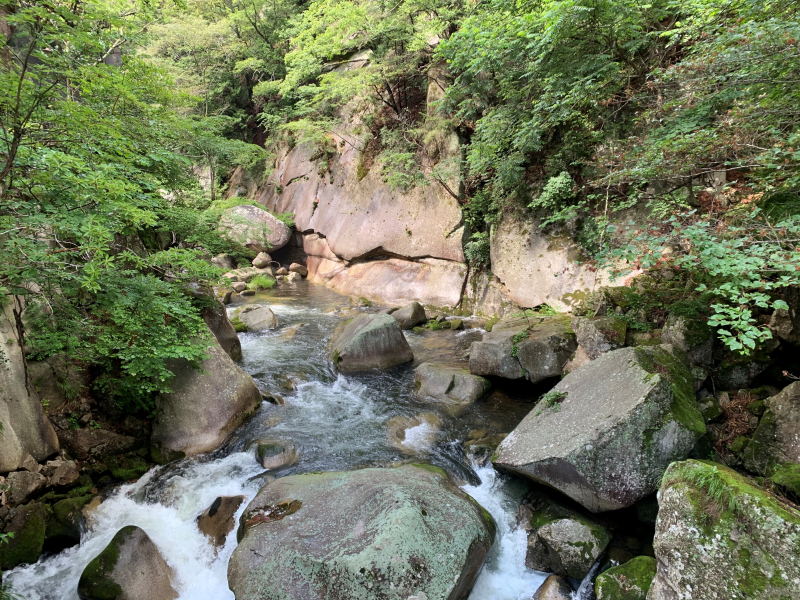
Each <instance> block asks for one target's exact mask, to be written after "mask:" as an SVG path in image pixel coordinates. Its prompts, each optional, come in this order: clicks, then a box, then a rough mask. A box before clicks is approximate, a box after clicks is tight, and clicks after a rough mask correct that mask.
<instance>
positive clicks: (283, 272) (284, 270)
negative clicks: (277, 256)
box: [275, 267, 289, 276]
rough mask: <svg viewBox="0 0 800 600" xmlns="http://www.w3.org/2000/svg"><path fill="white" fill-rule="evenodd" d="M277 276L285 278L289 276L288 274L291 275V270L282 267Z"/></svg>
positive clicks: (276, 272)
mask: <svg viewBox="0 0 800 600" xmlns="http://www.w3.org/2000/svg"><path fill="white" fill-rule="evenodd" d="M275 274H276V275H283V276H286V275H288V274H289V269H287V268H286V267H281V268H280V269H278V270H277V271H275Z"/></svg>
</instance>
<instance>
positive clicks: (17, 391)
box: [0, 296, 58, 473]
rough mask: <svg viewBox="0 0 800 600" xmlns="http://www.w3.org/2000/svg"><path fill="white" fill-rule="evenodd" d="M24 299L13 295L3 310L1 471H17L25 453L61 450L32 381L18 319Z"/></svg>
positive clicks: (37, 454)
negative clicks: (21, 341)
mask: <svg viewBox="0 0 800 600" xmlns="http://www.w3.org/2000/svg"><path fill="white" fill-rule="evenodd" d="M22 308H23V305H22V300H21V299H20V298H18V297H16V296H14V297H13V298H12V299H11V301H10V302H9V303H8V304H6V306H5V307H4V308H3V310H2V312H0V473H7V472H8V471H14V470H15V469H17V468H18V467H19V466H20V463H21V461H22V459H23V458H24V457H25V455H26V454H30V455H31V456H33V458H35V459H36V460H44V459H45V458H47V457H49V456H51V455H53V454H55V453H56V452H57V451H58V438H57V437H56V432H55V430H54V429H53V426H52V425H51V424H50V421H49V419H48V418H47V417H46V416H45V414H44V411H43V409H42V404H41V402H40V401H39V396H38V395H37V394H36V391H35V390H34V388H33V385H31V382H30V381H29V379H30V378H29V376H28V371H27V368H26V364H25V357H24V354H23V349H22V346H21V344H20V335H19V328H18V327H17V318H18V317H19V315H21V314H22Z"/></svg>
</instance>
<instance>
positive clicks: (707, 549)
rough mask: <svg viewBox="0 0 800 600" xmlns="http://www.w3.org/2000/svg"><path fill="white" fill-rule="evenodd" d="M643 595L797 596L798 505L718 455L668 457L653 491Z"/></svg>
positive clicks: (680, 599) (764, 599)
mask: <svg viewBox="0 0 800 600" xmlns="http://www.w3.org/2000/svg"><path fill="white" fill-rule="evenodd" d="M658 503H659V512H658V520H657V522H656V535H655V540H654V542H653V546H654V549H655V555H656V559H657V561H658V567H657V571H656V576H655V579H654V580H653V584H652V587H651V588H650V592H649V593H648V596H647V598H648V600H695V599H697V598H702V599H703V600H730V599H731V598H758V599H759V600H789V599H792V598H798V597H800V511H797V510H796V509H795V508H794V507H792V506H790V505H788V504H783V503H782V502H780V501H779V500H778V499H776V498H775V497H774V496H771V495H770V494H768V493H766V492H765V491H764V490H762V489H760V488H758V487H757V486H755V485H753V484H752V483H751V482H750V481H749V480H748V479H747V478H745V477H744V476H742V475H740V474H738V473H736V472H735V471H733V470H731V469H729V468H727V467H725V466H723V465H720V464H716V463H711V462H705V461H695V460H689V461H685V462H679V463H674V464H672V465H671V466H670V468H669V469H668V470H667V472H666V473H665V475H664V480H663V482H662V485H661V489H660V490H659V493H658Z"/></svg>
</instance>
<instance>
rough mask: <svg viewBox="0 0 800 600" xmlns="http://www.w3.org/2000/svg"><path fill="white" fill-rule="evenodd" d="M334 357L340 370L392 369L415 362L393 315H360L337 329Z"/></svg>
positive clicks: (332, 354) (332, 346) (333, 344)
mask: <svg viewBox="0 0 800 600" xmlns="http://www.w3.org/2000/svg"><path fill="white" fill-rule="evenodd" d="M331 350H332V351H331V358H332V360H333V364H334V365H336V368H337V369H339V370H340V371H343V372H344V371H363V370H365V369H391V368H392V367H396V366H398V365H402V364H403V363H407V362H410V361H412V360H414V353H413V352H412V351H411V347H410V346H409V345H408V342H407V341H406V338H405V337H404V336H403V332H402V331H400V327H399V326H398V325H397V321H395V320H394V318H393V317H392V316H391V315H370V314H360V315H357V316H356V317H355V318H353V319H352V320H350V321H349V322H347V323H345V324H344V326H342V327H340V328H339V329H337V331H336V333H335V334H334V337H333V340H332V341H331Z"/></svg>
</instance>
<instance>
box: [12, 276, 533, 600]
mask: <svg viewBox="0 0 800 600" xmlns="http://www.w3.org/2000/svg"><path fill="white" fill-rule="evenodd" d="M247 301H248V302H252V303H257V304H267V305H269V306H270V307H271V308H272V310H273V311H274V312H275V314H276V315H277V317H278V320H279V323H280V327H279V328H278V329H277V330H274V331H267V332H260V333H252V334H251V333H245V334H240V339H241V341H242V352H243V355H244V358H243V360H242V367H243V368H244V369H245V370H246V371H248V372H249V373H250V374H251V375H253V377H254V379H255V380H256V382H257V383H258V384H259V387H260V388H261V389H262V390H263V391H264V392H266V393H268V394H270V395H272V396H273V397H275V398H280V399H281V400H282V401H283V402H284V404H283V405H276V404H271V403H267V402H264V403H263V405H262V407H261V409H260V410H259V411H258V413H257V414H256V415H255V416H254V417H253V418H252V419H250V420H249V421H248V422H247V423H245V424H244V425H242V426H241V427H240V428H239V429H238V430H237V431H236V432H235V433H234V435H232V436H231V438H230V439H229V440H228V441H227V442H226V444H225V445H224V446H223V447H222V448H220V449H219V450H217V451H216V452H214V453H212V454H210V455H206V456H202V457H196V458H193V459H186V460H183V461H178V462H176V463H172V464H170V465H168V466H166V467H156V468H154V469H152V470H151V471H150V472H148V473H147V474H146V475H145V476H144V477H142V478H141V479H140V480H139V481H137V482H136V483H132V484H127V485H123V486H120V487H119V488H117V489H116V490H114V491H113V492H112V493H111V495H110V496H109V497H108V498H107V499H106V500H105V501H104V502H103V503H102V504H101V505H100V506H99V508H97V509H96V510H95V511H94V512H93V513H92V515H91V523H90V528H89V529H88V530H87V531H86V532H85V534H84V536H83V538H82V540H81V544H80V545H79V546H76V547H74V548H70V549H68V550H66V551H64V552H61V553H59V554H57V555H54V556H50V557H45V558H43V559H41V560H40V561H39V562H38V563H37V564H35V565H30V566H26V567H21V568H18V569H16V570H14V571H12V572H11V573H8V574H7V581H8V582H10V583H11V584H12V585H13V587H14V589H15V590H16V591H17V592H18V593H20V594H21V595H22V597H24V598H26V599H28V600H77V593H76V589H77V584H78V580H79V578H80V574H81V572H82V571H83V569H84V567H85V566H86V565H87V564H88V563H89V561H90V560H91V559H92V558H94V557H95V556H96V555H97V554H98V553H99V552H100V551H101V550H102V549H103V548H104V547H105V546H106V545H107V544H108V542H109V541H110V540H111V538H112V537H113V536H114V534H115V533H116V531H117V530H119V529H120V528H121V527H123V526H126V525H137V526H139V527H141V528H142V529H144V530H145V531H146V532H147V533H148V534H149V535H150V537H151V538H152V539H153V541H154V542H155V544H156V545H157V546H158V547H159V549H160V551H161V553H162V555H163V556H164V558H165V560H166V561H167V563H169V564H170V566H171V567H172V568H173V569H174V571H175V573H176V577H177V581H176V587H177V589H178V591H179V593H180V600H226V599H233V594H232V593H231V592H230V591H229V590H228V585H227V579H226V571H227V563H228V559H229V558H230V556H231V554H232V552H233V550H234V548H235V545H236V534H235V529H234V531H232V532H231V533H230V534H229V536H228V539H227V541H226V543H225V545H224V546H223V547H222V548H221V549H219V551H218V553H215V551H214V549H213V547H212V546H211V545H210V544H209V543H208V540H206V539H205V538H204V537H203V535H202V534H201V533H200V531H199V530H198V529H197V526H196V518H197V516H198V515H199V514H200V513H202V512H203V511H204V510H205V509H206V508H208V507H209V506H210V505H211V503H212V502H213V501H214V499H215V498H216V497H218V496H221V495H239V494H242V495H245V496H247V498H248V499H250V498H252V497H253V496H254V495H255V493H256V492H257V491H258V488H259V487H260V486H261V485H263V482H264V470H263V469H262V468H261V467H260V465H259V464H258V463H257V462H256V460H255V457H254V452H253V447H254V445H255V443H256V441H257V440H264V439H269V440H273V441H276V442H279V443H291V444H293V445H294V447H295V448H296V449H297V451H298V460H297V461H296V462H295V463H294V464H293V465H291V466H289V467H288V468H286V469H284V470H282V471H280V473H278V474H277V475H278V476H285V475H290V474H293V473H303V472H309V471H335V470H345V469H353V468H356V467H364V466H387V465H391V464H393V463H398V462H400V461H404V460H409V458H415V459H417V460H419V459H420V458H421V459H424V460H429V461H431V462H433V463H434V464H437V465H439V466H441V467H443V468H444V469H445V470H447V471H448V472H449V473H450V474H451V475H452V476H453V477H454V478H455V479H456V480H457V481H460V482H461V483H462V487H463V489H464V490H465V491H467V492H468V493H469V494H471V495H472V496H473V497H474V498H475V499H476V500H478V502H480V503H481V505H483V506H484V507H485V508H486V509H487V510H488V511H489V512H490V513H491V514H492V516H493V517H494V518H495V520H496V522H497V525H498V533H497V537H496V540H495V544H494V546H493V548H492V550H491V552H490V555H489V557H488V558H487V561H486V564H485V566H484V568H483V570H482V572H481V574H480V576H479V578H478V581H477V583H476V586H475V589H474V591H473V592H472V595H471V596H470V600H528V599H529V598H531V597H532V596H533V593H534V591H535V590H536V589H537V588H538V586H539V585H540V584H541V582H542V581H543V580H544V575H542V574H541V573H536V572H534V571H531V570H529V569H527V568H526V567H525V551H526V537H525V532H524V531H522V530H519V529H517V528H516V526H515V520H516V511H517V506H518V505H519V500H520V498H521V497H522V495H523V494H524V492H525V484H524V483H522V482H521V481H518V480H512V479H510V478H507V477H504V476H501V475H499V474H498V473H496V472H495V471H494V469H493V468H492V467H491V466H488V467H487V466H479V463H478V462H475V461H470V460H469V459H468V458H467V456H468V453H467V452H466V449H465V443H466V444H468V445H469V444H474V445H475V447H481V444H482V442H486V441H487V440H491V439H492V437H493V436H495V437H496V436H497V434H501V433H507V432H508V431H510V430H511V429H513V427H514V426H515V425H516V424H517V423H518V422H519V420H521V419H522V417H523V416H524V415H525V414H526V413H527V411H528V410H529V409H530V404H529V403H528V402H526V401H525V400H521V399H518V398H514V397H513V395H508V394H503V393H501V392H495V393H493V394H492V395H490V396H489V397H487V398H484V399H482V400H480V401H478V402H476V403H474V404H472V405H470V406H468V407H464V408H458V409H453V408H447V407H443V406H442V405H438V404H431V403H426V402H421V401H419V400H417V399H416V398H415V397H414V394H413V369H414V368H415V367H416V366H417V365H418V364H419V363H420V362H423V361H425V360H431V359H435V360H437V361H438V362H449V363H457V362H459V361H461V362H463V361H464V358H465V357H466V353H467V351H468V349H469V345H470V343H471V342H472V341H474V340H475V339H480V336H481V334H482V330H466V331H463V332H458V333H454V332H452V331H437V332H426V333H424V334H419V333H413V332H407V334H406V337H407V339H408V341H409V343H410V344H411V346H412V348H413V350H414V355H415V361H414V363H413V364H411V365H408V366H404V367H400V368H398V369H395V370H393V371H392V372H390V373H378V372H374V373H364V374H357V375H346V376H345V375H340V374H338V373H337V372H336V371H335V370H334V369H333V368H332V366H331V365H330V363H329V362H328V361H327V360H326V358H325V345H326V343H327V342H328V340H329V339H330V337H331V335H332V333H333V331H334V329H335V327H336V326H337V325H338V324H340V323H342V320H343V318H349V317H350V316H351V313H352V314H354V311H356V310H375V309H353V308H350V307H349V306H348V305H347V299H346V298H343V297H342V296H339V295H337V294H335V293H333V292H331V291H330V290H328V289H326V288H324V287H321V286H315V285H310V284H307V283H305V282H302V283H300V284H296V285H292V286H283V287H280V288H278V289H277V290H273V291H271V292H267V293H262V294H258V295H257V296H254V297H250V298H248V299H247ZM233 308H235V306H232V307H231V309H233ZM398 433H399V435H398ZM487 444H488V442H487ZM245 506H246V503H244V504H242V506H241V507H240V509H239V514H241V512H242V511H243V510H244V508H245ZM239 514H237V518H238V516H239Z"/></svg>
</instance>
